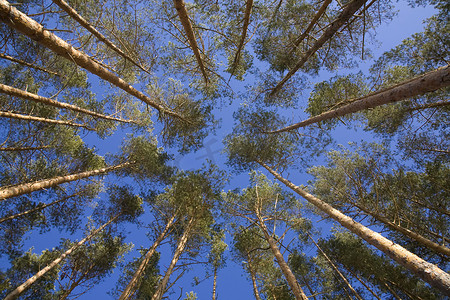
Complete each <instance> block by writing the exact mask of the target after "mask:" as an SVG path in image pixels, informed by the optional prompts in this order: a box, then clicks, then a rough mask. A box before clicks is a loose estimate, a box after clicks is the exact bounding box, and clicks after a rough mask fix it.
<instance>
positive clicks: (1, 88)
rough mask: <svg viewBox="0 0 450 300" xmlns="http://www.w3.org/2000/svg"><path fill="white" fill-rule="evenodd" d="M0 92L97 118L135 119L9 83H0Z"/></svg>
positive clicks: (125, 121) (114, 119)
mask: <svg viewBox="0 0 450 300" xmlns="http://www.w3.org/2000/svg"><path fill="white" fill-rule="evenodd" d="M0 93H4V94H7V95H10V96H14V97H20V98H22V99H27V100H31V101H34V102H38V103H43V104H47V105H50V106H54V107H58V108H64V109H69V110H72V111H76V112H80V113H84V114H87V115H90V116H93V117H96V118H101V119H105V120H111V121H117V122H122V123H133V121H130V120H123V119H119V118H114V117H110V116H106V115H103V114H100V113H97V112H95V111H92V110H89V109H85V108H82V107H78V106H76V105H72V104H68V103H64V102H59V101H55V100H53V99H50V98H46V97H42V96H39V95H36V94H33V93H30V92H27V91H23V90H20V89H16V88H15V87H12V86H9V85H4V84H1V83H0Z"/></svg>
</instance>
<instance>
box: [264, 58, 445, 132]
mask: <svg viewBox="0 0 450 300" xmlns="http://www.w3.org/2000/svg"><path fill="white" fill-rule="evenodd" d="M448 85H450V65H447V66H445V67H441V68H438V69H436V70H433V71H431V72H428V73H425V74H422V75H420V76H417V77H415V78H413V79H410V80H407V81H404V82H402V83H399V84H397V85H394V86H391V87H389V88H386V89H383V90H381V91H378V92H375V93H372V94H370V95H368V96H364V97H361V98H358V99H356V100H354V101H352V102H351V103H349V104H347V105H344V106H342V107H339V108H336V109H333V110H330V111H327V112H323V113H321V114H320V115H317V116H314V117H311V118H309V119H306V120H304V121H302V122H299V123H296V124H293V125H290V126H287V127H284V128H281V129H278V130H274V131H270V132H267V133H279V132H284V131H289V130H293V129H297V128H299V127H304V126H307V125H310V124H313V123H317V122H321V121H325V120H330V119H333V118H337V117H342V116H344V115H347V114H351V113H355V112H358V111H361V110H365V109H368V108H374V107H377V106H380V105H384V104H389V103H394V102H398V101H401V100H404V99H407V98H411V97H415V96H419V95H422V94H425V93H428V92H432V91H435V90H438V89H440V88H443V87H446V86H448ZM438 103H439V104H437V105H436V106H443V105H444V104H445V105H447V102H438Z"/></svg>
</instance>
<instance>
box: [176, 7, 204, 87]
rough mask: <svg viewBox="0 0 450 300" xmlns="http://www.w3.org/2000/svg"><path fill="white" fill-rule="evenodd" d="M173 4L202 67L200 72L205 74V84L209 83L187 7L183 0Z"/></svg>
mask: <svg viewBox="0 0 450 300" xmlns="http://www.w3.org/2000/svg"><path fill="white" fill-rule="evenodd" d="M173 3H174V5H175V9H176V10H177V12H178V17H180V21H181V24H182V25H183V27H184V31H185V33H186V36H187V39H188V41H189V45H190V46H191V49H192V51H193V52H194V56H195V59H196V60H197V63H198V65H199V67H200V71H201V72H202V74H203V78H204V79H205V82H206V83H208V75H207V74H206V68H205V65H204V64H203V60H202V57H201V55H200V50H199V48H198V44H197V40H196V38H195V34H194V30H193V29H192V24H191V21H190V20H189V15H188V13H187V10H186V5H185V3H184V1H183V0H173Z"/></svg>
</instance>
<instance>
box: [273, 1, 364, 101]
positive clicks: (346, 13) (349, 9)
mask: <svg viewBox="0 0 450 300" xmlns="http://www.w3.org/2000/svg"><path fill="white" fill-rule="evenodd" d="M366 1H367V0H353V1H352V2H350V3H348V4H347V5H346V6H345V8H344V9H343V10H342V12H341V13H340V14H339V16H338V17H337V18H336V20H334V21H333V22H332V23H331V24H330V26H328V28H327V30H325V32H324V33H323V34H322V36H321V37H320V38H319V39H318V40H317V41H316V42H315V43H314V45H312V47H311V48H310V49H309V50H308V51H306V53H305V54H304V55H303V56H302V58H300V60H299V61H298V62H297V64H296V65H295V66H294V67H293V68H292V69H291V70H290V71H289V72H288V73H287V74H286V76H285V77H284V78H283V79H282V80H281V81H280V82H279V83H278V84H277V85H276V86H275V87H274V88H273V89H272V91H271V92H270V96H273V95H275V94H276V93H277V92H278V91H279V90H280V89H281V88H282V87H283V85H284V84H285V83H286V82H287V81H288V80H289V79H290V78H291V77H292V76H293V75H294V74H295V72H297V71H298V70H299V69H300V68H301V67H303V65H304V64H305V63H306V62H307V61H308V59H309V58H310V57H311V56H312V55H313V54H314V53H316V51H317V50H319V49H320V48H321V47H322V46H323V45H324V44H325V43H326V42H327V41H329V40H330V39H331V38H332V37H333V36H334V34H335V33H336V32H337V31H338V30H339V28H341V27H342V25H344V23H345V22H347V21H348V20H349V19H350V18H351V17H352V16H353V14H354V13H356V11H357V10H358V9H360V8H361V6H363V5H364V3H366Z"/></svg>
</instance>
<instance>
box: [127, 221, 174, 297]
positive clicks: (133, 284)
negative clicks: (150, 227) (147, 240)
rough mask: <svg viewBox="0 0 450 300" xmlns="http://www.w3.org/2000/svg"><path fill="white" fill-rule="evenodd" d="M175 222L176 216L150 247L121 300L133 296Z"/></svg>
mask: <svg viewBox="0 0 450 300" xmlns="http://www.w3.org/2000/svg"><path fill="white" fill-rule="evenodd" d="M174 221H175V215H174V216H172V217H171V218H170V219H169V221H168V222H167V224H166V227H165V228H164V230H163V232H161V234H160V235H159V236H158V238H157V239H156V241H155V242H154V243H153V245H152V246H151V247H150V249H149V250H148V251H147V253H146V254H145V257H144V259H143V260H142V262H141V264H140V265H139V267H138V268H137V270H136V272H135V273H134V275H133V278H131V280H130V282H129V283H128V285H127V287H126V288H125V290H124V291H123V292H122V294H121V295H120V297H119V300H125V299H128V298H129V297H131V296H132V295H133V293H134V291H135V289H136V287H137V285H138V284H137V283H138V281H139V278H140V277H141V276H142V274H143V272H144V270H145V267H147V265H148V263H149V261H150V259H151V258H152V256H153V254H154V253H155V251H156V248H158V246H159V244H161V242H162V241H163V240H164V239H165V238H166V236H167V233H168V232H169V230H170V228H171V227H172V225H173V223H174Z"/></svg>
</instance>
